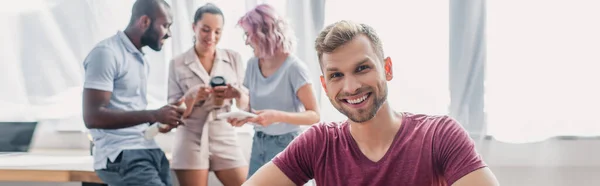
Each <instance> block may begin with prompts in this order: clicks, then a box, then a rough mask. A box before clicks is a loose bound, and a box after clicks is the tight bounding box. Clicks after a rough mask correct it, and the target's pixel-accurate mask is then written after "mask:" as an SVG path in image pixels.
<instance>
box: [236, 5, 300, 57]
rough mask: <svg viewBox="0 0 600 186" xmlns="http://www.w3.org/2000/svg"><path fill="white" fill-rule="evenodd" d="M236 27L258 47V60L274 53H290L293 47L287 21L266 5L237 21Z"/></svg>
mask: <svg viewBox="0 0 600 186" xmlns="http://www.w3.org/2000/svg"><path fill="white" fill-rule="evenodd" d="M238 25H240V26H241V27H242V29H244V31H245V32H246V33H247V34H248V39H249V42H252V43H253V44H255V46H257V47H259V52H260V53H259V55H260V56H256V57H259V58H263V57H269V56H274V55H275V54H276V53H280V52H281V53H291V52H292V49H293V47H294V40H295V37H294V34H293V32H292V31H291V29H290V28H289V26H288V23H287V21H285V20H284V19H282V17H281V16H280V15H279V14H277V12H276V11H275V9H274V8H273V7H272V6H270V5H267V4H262V5H258V6H256V7H255V8H254V9H252V10H250V11H249V12H248V13H246V15H244V16H243V17H242V18H240V20H239V21H238Z"/></svg>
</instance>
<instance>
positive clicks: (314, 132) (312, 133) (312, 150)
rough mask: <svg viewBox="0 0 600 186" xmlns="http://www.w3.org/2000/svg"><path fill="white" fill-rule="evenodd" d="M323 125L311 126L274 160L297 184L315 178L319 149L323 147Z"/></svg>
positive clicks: (302, 183)
mask: <svg viewBox="0 0 600 186" xmlns="http://www.w3.org/2000/svg"><path fill="white" fill-rule="evenodd" d="M322 125H323V124H317V125H313V126H311V127H310V128H309V129H308V130H306V131H305V132H303V133H302V134H300V136H298V137H297V138H296V139H294V140H293V141H292V142H291V143H290V145H289V146H288V147H287V148H286V149H285V150H283V151H282V152H281V153H279V154H278V155H277V156H275V158H273V160H272V162H273V164H275V165H276V166H277V167H279V169H280V170H281V171H282V172H283V173H284V174H285V175H286V176H287V177H288V178H289V179H290V180H292V181H293V182H294V183H295V184H296V185H304V184H305V183H306V182H308V181H309V180H311V179H313V178H314V167H315V164H316V161H317V157H318V156H319V152H320V150H319V149H322V148H323V140H322V139H324V137H323V135H322V132H323V131H322V130H323V126H322Z"/></svg>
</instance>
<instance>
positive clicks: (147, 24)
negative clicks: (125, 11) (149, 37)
mask: <svg viewBox="0 0 600 186" xmlns="http://www.w3.org/2000/svg"><path fill="white" fill-rule="evenodd" d="M140 24H141V26H142V28H143V29H144V30H147V29H149V28H150V25H151V24H152V19H150V17H148V16H147V15H143V16H142V17H140Z"/></svg>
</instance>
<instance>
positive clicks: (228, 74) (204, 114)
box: [167, 47, 248, 133]
mask: <svg viewBox="0 0 600 186" xmlns="http://www.w3.org/2000/svg"><path fill="white" fill-rule="evenodd" d="M244 75H245V68H244V65H243V64H242V57H241V55H240V54H239V53H237V52H235V51H233V50H227V49H217V51H216V56H215V60H214V64H213V67H212V70H211V74H208V72H207V71H206V70H205V69H204V67H202V64H200V59H198V56H197V55H196V51H195V50H194V48H193V47H192V48H190V49H189V50H188V51H186V52H184V53H183V54H181V55H179V56H177V57H175V58H173V60H171V62H170V65H169V82H168V93H167V94H168V101H169V103H173V102H176V101H177V100H179V99H181V98H182V97H183V96H184V94H185V93H186V92H187V91H188V90H189V89H191V88H194V87H196V86H200V85H206V86H210V78H211V77H214V76H223V77H224V78H225V80H226V82H227V83H229V84H231V85H232V86H235V87H238V88H240V89H241V90H242V91H244V92H245V93H247V92H248V89H247V88H245V87H244V86H243V83H244ZM224 104H225V106H226V107H229V106H231V104H232V101H231V100H226V101H225V102H224ZM188 107H189V105H188ZM213 108H214V104H213V101H212V99H210V98H209V99H208V100H206V101H202V102H199V103H197V104H196V105H194V109H193V111H192V113H191V115H190V117H188V118H187V119H185V120H184V122H185V124H186V125H185V128H186V129H189V130H192V131H195V132H200V133H201V132H202V129H203V126H204V123H206V122H207V121H210V120H211V119H212V114H210V112H211V111H212V110H213Z"/></svg>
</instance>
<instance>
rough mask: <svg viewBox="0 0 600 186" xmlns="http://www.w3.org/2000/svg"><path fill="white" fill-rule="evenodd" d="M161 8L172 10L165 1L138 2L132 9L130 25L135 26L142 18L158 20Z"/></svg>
mask: <svg viewBox="0 0 600 186" xmlns="http://www.w3.org/2000/svg"><path fill="white" fill-rule="evenodd" d="M161 6H164V7H165V8H170V6H169V4H168V3H167V2H166V1H165V0H137V1H135V3H134V4H133V8H132V9H131V19H130V20H129V25H133V24H134V23H135V21H136V20H138V19H139V18H140V17H142V16H144V15H145V16H148V17H150V19H153V20H154V19H156V17H157V14H158V11H159V10H160V8H161Z"/></svg>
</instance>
